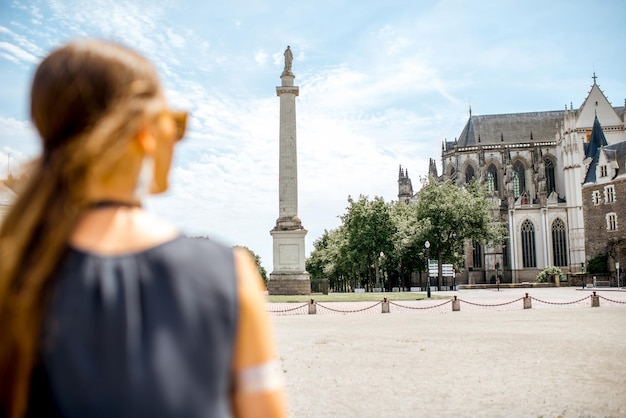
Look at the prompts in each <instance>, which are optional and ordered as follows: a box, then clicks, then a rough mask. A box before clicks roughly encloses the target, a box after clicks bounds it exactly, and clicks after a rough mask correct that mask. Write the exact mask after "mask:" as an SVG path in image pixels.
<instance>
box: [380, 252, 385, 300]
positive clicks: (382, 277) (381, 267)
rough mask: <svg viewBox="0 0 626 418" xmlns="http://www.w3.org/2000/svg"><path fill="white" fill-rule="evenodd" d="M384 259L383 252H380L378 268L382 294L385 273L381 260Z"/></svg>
mask: <svg viewBox="0 0 626 418" xmlns="http://www.w3.org/2000/svg"><path fill="white" fill-rule="evenodd" d="M384 257H385V253H384V252H382V251H381V252H380V254H379V255H378V266H379V267H380V287H381V288H382V290H383V292H384V291H385V272H384V270H383V258H384Z"/></svg>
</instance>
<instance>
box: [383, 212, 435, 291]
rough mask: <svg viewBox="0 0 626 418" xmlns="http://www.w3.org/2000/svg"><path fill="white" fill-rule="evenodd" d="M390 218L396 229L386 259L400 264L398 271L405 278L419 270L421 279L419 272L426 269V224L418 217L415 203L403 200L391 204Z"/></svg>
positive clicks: (397, 264) (394, 263)
mask: <svg viewBox="0 0 626 418" xmlns="http://www.w3.org/2000/svg"><path fill="white" fill-rule="evenodd" d="M391 219H392V221H393V222H394V224H395V226H396V231H395V233H394V235H393V237H392V240H393V243H394V252H393V253H392V254H391V257H389V258H388V260H389V262H391V263H393V265H396V266H402V269H401V270H400V271H401V273H402V274H403V276H404V278H405V279H408V280H410V276H411V273H412V272H419V273H420V281H421V274H422V272H424V271H426V256H425V248H424V242H425V241H426V238H425V233H426V230H425V226H426V225H427V224H426V223H425V222H424V221H423V220H420V219H418V216H417V206H416V205H407V204H405V203H404V202H396V203H394V204H393V205H392V206H391Z"/></svg>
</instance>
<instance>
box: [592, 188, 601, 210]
mask: <svg viewBox="0 0 626 418" xmlns="http://www.w3.org/2000/svg"><path fill="white" fill-rule="evenodd" d="M591 201H592V202H593V204H594V205H595V206H598V205H599V204H600V202H601V201H602V199H601V197H600V190H594V191H593V192H591Z"/></svg>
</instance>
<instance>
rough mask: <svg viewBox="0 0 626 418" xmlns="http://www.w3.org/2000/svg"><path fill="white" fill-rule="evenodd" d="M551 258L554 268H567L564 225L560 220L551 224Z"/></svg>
mask: <svg viewBox="0 0 626 418" xmlns="http://www.w3.org/2000/svg"><path fill="white" fill-rule="evenodd" d="M552 257H553V264H554V265H555V266H557V267H566V266H567V237H566V232H565V223H564V222H563V221H562V220H561V219H557V220H555V221H554V222H553V223H552Z"/></svg>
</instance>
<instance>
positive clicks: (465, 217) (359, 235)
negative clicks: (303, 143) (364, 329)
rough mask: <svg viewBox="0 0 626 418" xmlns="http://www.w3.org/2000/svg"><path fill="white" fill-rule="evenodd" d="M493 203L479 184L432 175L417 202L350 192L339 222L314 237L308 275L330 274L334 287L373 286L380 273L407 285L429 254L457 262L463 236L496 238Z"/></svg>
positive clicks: (499, 227) (497, 227) (499, 234)
mask: <svg viewBox="0 0 626 418" xmlns="http://www.w3.org/2000/svg"><path fill="white" fill-rule="evenodd" d="M493 209H494V208H493V207H492V206H491V202H490V200H489V198H488V196H487V193H486V191H485V190H484V188H482V187H480V186H479V185H478V184H471V185H468V186H467V187H464V188H459V187H457V186H456V185H454V184H453V183H451V182H444V183H439V182H436V181H434V180H433V179H431V181H430V182H429V184H427V185H426V186H425V187H424V188H423V189H422V190H421V191H420V192H419V194H418V202H417V203H416V204H409V205H407V204H405V203H403V202H391V203H386V202H385V201H384V200H383V199H382V198H381V197H375V198H374V199H369V198H368V197H367V196H359V198H358V199H356V200H354V199H352V198H351V197H348V206H347V207H346V212H345V213H344V214H343V215H342V216H341V217H340V218H341V220H342V224H341V226H339V227H338V228H336V229H333V230H330V231H327V230H325V231H324V234H322V236H321V237H319V238H318V239H317V240H315V242H314V243H313V247H314V249H313V251H312V252H311V255H310V257H309V258H308V259H307V264H306V268H307V271H308V272H309V273H310V274H311V278H314V279H317V278H328V279H329V284H330V286H331V288H333V289H335V290H344V291H345V290H349V289H351V288H355V287H362V286H368V287H370V288H371V287H372V285H373V284H374V283H375V282H374V280H375V278H376V277H378V276H377V275H379V274H381V275H382V280H383V281H384V283H385V285H386V287H387V288H390V287H392V285H391V282H393V286H395V284H396V283H404V285H407V284H408V283H409V281H410V275H411V273H412V272H419V273H420V274H421V272H423V271H426V258H427V256H428V257H430V258H434V259H437V260H439V262H440V265H441V263H444V262H445V263H453V264H455V265H456V267H457V268H458V267H459V265H460V264H461V262H462V256H463V246H464V244H465V242H466V241H468V240H473V241H477V242H480V243H486V242H499V241H500V240H501V239H502V234H503V231H504V229H503V226H502V224H501V223H499V222H496V221H494V218H493V217H492V212H491V211H492V210H493ZM426 241H429V242H430V249H429V252H428V254H427V251H426V248H425V246H424V243H425V242H426ZM381 253H382V254H381ZM420 277H421V276H420ZM385 278H386V281H385ZM439 278H440V280H439V281H440V282H441V270H440V272H439Z"/></svg>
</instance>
